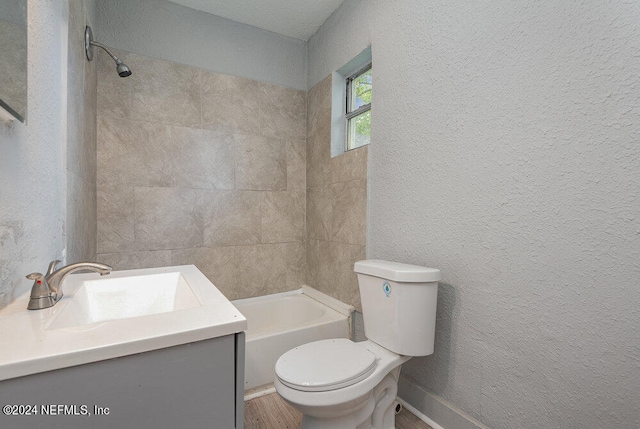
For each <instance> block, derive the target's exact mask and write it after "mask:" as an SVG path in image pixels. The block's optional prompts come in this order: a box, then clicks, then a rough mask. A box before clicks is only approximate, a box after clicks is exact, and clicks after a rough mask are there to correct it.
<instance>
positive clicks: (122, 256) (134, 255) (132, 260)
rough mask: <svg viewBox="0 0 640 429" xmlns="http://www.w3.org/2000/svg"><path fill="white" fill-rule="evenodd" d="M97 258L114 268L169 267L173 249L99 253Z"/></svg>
mask: <svg viewBox="0 0 640 429" xmlns="http://www.w3.org/2000/svg"><path fill="white" fill-rule="evenodd" d="M96 260H97V261H98V262H101V263H103V264H107V265H111V266H112V267H113V269H114V270H135V269H139V268H156V267H168V266H170V265H171V251H170V250H154V251H142V252H124V253H99V254H98V256H97V257H96Z"/></svg>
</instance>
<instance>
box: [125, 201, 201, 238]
mask: <svg viewBox="0 0 640 429" xmlns="http://www.w3.org/2000/svg"><path fill="white" fill-rule="evenodd" d="M134 197H135V248H136V250H161V249H180V248H188V247H196V246H201V245H202V237H203V214H202V196H201V192H199V191H196V190H193V189H181V188H135V189H134Z"/></svg>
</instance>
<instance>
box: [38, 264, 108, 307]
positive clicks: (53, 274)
mask: <svg viewBox="0 0 640 429" xmlns="http://www.w3.org/2000/svg"><path fill="white" fill-rule="evenodd" d="M59 263H60V261H58V260H55V261H52V262H51V263H50V264H49V268H48V269H47V274H46V275H42V274H40V273H31V274H29V275H28V276H27V278H28V279H29V280H33V281H34V282H33V287H32V288H31V299H30V300H29V305H28V306H27V308H28V309H29V310H41V309H43V308H49V307H53V306H54V305H55V303H56V302H58V301H60V298H62V295H63V293H62V281H63V280H64V279H65V278H66V277H67V276H68V275H69V274H71V273H75V272H76V271H83V270H89V271H95V272H97V273H100V275H101V276H104V275H107V274H109V273H110V272H111V267H110V266H109V265H105V264H100V263H98V262H78V263H75V264H69V265H66V266H64V267H62V268H59V269H57V270H56V267H57V266H58V264H59Z"/></svg>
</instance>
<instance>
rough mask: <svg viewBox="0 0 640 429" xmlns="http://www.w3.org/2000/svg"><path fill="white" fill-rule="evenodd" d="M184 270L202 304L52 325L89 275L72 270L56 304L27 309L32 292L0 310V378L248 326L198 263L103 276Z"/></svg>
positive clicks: (130, 352)
mask: <svg viewBox="0 0 640 429" xmlns="http://www.w3.org/2000/svg"><path fill="white" fill-rule="evenodd" d="M171 272H180V273H182V275H183V277H184V279H185V280H186V281H187V283H188V284H189V287H190V288H191V290H192V291H193V293H194V295H195V296H196V298H197V300H198V301H199V303H200V306H197V307H194V308H188V309H184V310H180V311H172V312H167V313H160V314H152V315H148V316H140V317H133V318H128V319H119V320H111V321H105V322H98V323H93V324H90V325H85V326H77V327H69V328H61V329H50V328H49V325H50V324H51V322H52V321H53V320H55V318H56V316H57V315H58V314H59V313H60V312H61V311H62V310H63V309H64V307H65V306H66V305H67V304H68V303H69V301H70V300H71V299H72V298H73V295H74V294H75V293H76V292H77V291H78V289H79V288H80V286H81V284H82V282H83V281H85V280H92V279H99V278H101V277H100V275H99V274H97V273H87V274H72V275H70V276H68V277H67V278H66V279H65V280H64V282H63V285H62V289H63V292H64V296H63V297H62V299H61V300H60V301H59V302H58V303H57V304H56V305H54V306H53V307H51V308H46V309H43V310H27V303H28V302H29V295H30V292H27V293H25V294H23V295H22V296H20V297H19V298H18V299H16V300H15V301H14V302H13V303H11V304H10V305H9V306H7V307H5V308H3V309H2V310H0V380H6V379H10V378H16V377H21V376H25V375H30V374H36V373H39V372H44V371H51V370H54V369H60V368H66V367H70V366H76V365H82V364H86V363H90V362H96V361H101V360H106V359H112V358H117V357H120V356H126V355H132V354H136V353H142V352H147V351H150V350H156V349H161V348H165V347H172V346H176V345H180V344H187V343H192V342H195V341H201V340H206V339H210V338H216V337H222V336H225V335H230V334H234V333H237V332H241V331H244V330H246V329H247V320H246V319H245V317H244V316H243V315H242V314H241V313H240V312H239V311H238V310H237V309H236V308H235V307H234V306H233V304H231V302H230V301H229V300H228V299H227V298H226V297H225V296H224V295H223V294H222V293H221V292H220V291H219V290H218V289H217V288H216V287H215V286H214V285H213V284H212V283H211V282H210V281H209V280H208V279H207V278H206V277H205V276H204V275H203V274H202V273H201V272H200V270H198V269H197V268H196V267H195V266H194V265H184V266H177V267H163V268H149V269H142V270H129V271H114V272H112V273H111V274H109V275H108V276H105V277H102V278H105V279H106V278H115V277H128V276H132V275H145V274H157V273H171Z"/></svg>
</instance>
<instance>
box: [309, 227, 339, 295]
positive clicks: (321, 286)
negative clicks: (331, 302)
mask: <svg viewBox="0 0 640 429" xmlns="http://www.w3.org/2000/svg"><path fill="white" fill-rule="evenodd" d="M334 281H335V272H334V267H333V266H332V265H331V242H329V241H325V240H314V239H309V240H307V277H306V284H307V285H309V286H311V287H313V288H315V289H318V290H319V291H320V292H323V293H326V294H327V295H331V296H334V295H333V289H334ZM336 298H337V297H336Z"/></svg>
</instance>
